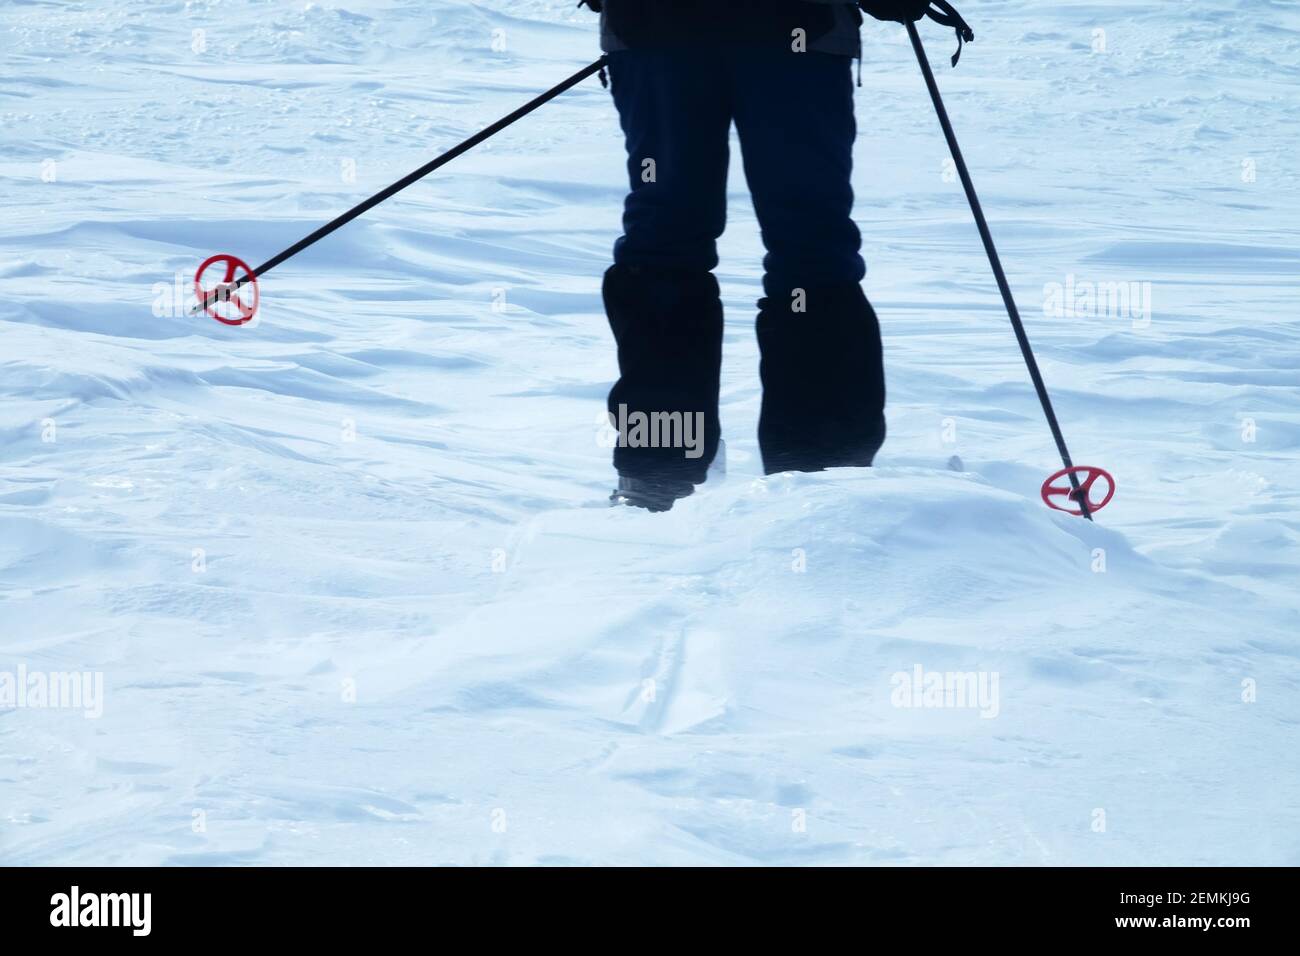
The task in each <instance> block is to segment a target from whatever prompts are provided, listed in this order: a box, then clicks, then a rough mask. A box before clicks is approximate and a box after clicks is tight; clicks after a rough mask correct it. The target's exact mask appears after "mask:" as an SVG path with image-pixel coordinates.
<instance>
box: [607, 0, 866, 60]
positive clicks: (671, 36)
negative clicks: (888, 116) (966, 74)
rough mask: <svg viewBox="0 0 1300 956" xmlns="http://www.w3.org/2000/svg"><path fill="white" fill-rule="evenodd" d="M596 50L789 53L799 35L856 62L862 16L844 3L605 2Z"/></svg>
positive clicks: (811, 44) (742, 0)
mask: <svg viewBox="0 0 1300 956" xmlns="http://www.w3.org/2000/svg"><path fill="white" fill-rule="evenodd" d="M599 5H600V6H602V7H603V9H602V11H601V15H600V46H601V49H602V50H604V51H605V52H606V53H610V52H613V51H615V50H626V49H635V48H643V47H666V46H667V47H680V46H695V45H712V44H718V43H725V44H732V45H737V44H743V45H749V46H759V47H762V46H767V47H771V48H773V49H776V48H780V49H786V50H789V49H790V48H791V44H792V43H793V42H794V37H793V32H794V30H796V29H802V30H803V31H804V32H805V36H806V38H807V48H808V50H810V51H814V52H818V53H835V54H840V55H842V56H858V55H859V54H860V52H861V46H860V43H859V40H858V27H859V26H860V25H861V23H862V15H861V14H860V13H859V12H858V7H857V4H856V3H852V2H848V3H846V2H843V0H603V3H601V4H599Z"/></svg>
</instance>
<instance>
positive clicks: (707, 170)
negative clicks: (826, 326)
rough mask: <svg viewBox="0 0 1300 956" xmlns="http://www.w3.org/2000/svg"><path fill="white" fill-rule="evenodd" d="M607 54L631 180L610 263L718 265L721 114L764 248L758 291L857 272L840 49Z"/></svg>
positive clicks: (847, 95) (847, 94)
mask: <svg viewBox="0 0 1300 956" xmlns="http://www.w3.org/2000/svg"><path fill="white" fill-rule="evenodd" d="M609 59H610V68H609V72H610V79H611V85H612V89H613V94H614V102H615V104H616V105H617V107H618V112H619V118H620V121H621V123H622V126H623V132H624V135H625V137H626V140H627V152H628V160H627V168H628V178H629V181H630V183H631V187H632V188H631V192H630V193H629V195H628V197H627V202H626V204H625V207H624V215H623V230H624V235H623V236H622V238H620V239H619V240H618V242H617V243H616V244H615V247H614V261H615V263H617V264H620V265H637V266H651V267H666V268H672V269H680V270H685V271H692V272H696V271H698V272H707V271H709V270H711V269H713V268H714V267H715V266H716V265H717V264H718V254H717V245H716V240H717V238H718V237H719V236H720V235H722V230H723V227H724V226H725V224H726V198H727V197H726V183H727V164H728V160H729V148H728V137H729V134H730V130H731V124H732V123H733V122H734V123H735V124H736V132H737V134H738V135H739V137H740V146H741V151H742V154H743V159H744V165H745V177H746V179H747V180H748V183H749V190H750V193H751V195H752V196H753V200H754V211H755V213H756V214H757V216H758V222H759V226H760V228H761V229H762V234H763V242H764V245H765V246H766V248H767V256H766V257H765V258H764V260H763V267H764V269H765V271H766V278H765V281H764V289H765V291H766V292H767V294H768V295H772V296H778V295H779V296H783V297H788V296H789V295H790V289H792V288H795V287H809V286H817V285H828V284H831V283H837V282H859V281H861V279H862V277H863V275H864V274H865V271H866V270H865V267H864V266H863V263H862V258H861V256H860V255H859V254H858V249H859V247H860V246H861V237H860V236H859V234H858V229H857V226H855V225H854V223H853V219H852V211H853V190H852V187H851V186H850V185H849V175H850V173H851V171H852V168H853V140H854V137H855V135H856V132H857V127H856V125H855V122H854V118H853V78H852V68H851V63H852V61H851V60H850V59H849V58H848V57H843V56H832V55H829V54H822V53H792V52H782V51H769V50H759V49H748V48H727V47H711V48H684V49H654V50H624V51H620V52H616V53H612V54H610V58H609ZM651 163H653V166H651V165H650V164H651Z"/></svg>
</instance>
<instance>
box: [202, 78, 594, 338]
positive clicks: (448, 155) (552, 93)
mask: <svg viewBox="0 0 1300 956" xmlns="http://www.w3.org/2000/svg"><path fill="white" fill-rule="evenodd" d="M606 62H607V61H606V58H605V57H603V56H602V57H601V58H600V59H599V60H597V61H596V62H594V63H592V64H590V65H589V66H584V67H583V68H582V69H581V70H579V71H578V72H577V73H575V74H573V76H571V77H569V78H568V79H567V80H564V81H563V82H561V83H557V84H556V85H555V86H553V87H551V88H550V89H549V90H547V91H546V92H545V93H542V94H540V95H539V96H536V97H534V98H533V99H531V100H529V101H528V102H527V103H525V104H524V105H523V106H521V107H519V109H517V110H515V111H514V112H513V113H510V114H508V115H506V116H503V117H501V119H499V120H497V121H496V122H495V123H493V124H492V125H491V126H488V127H485V128H484V129H481V130H479V131H478V132H477V133H475V134H474V135H473V136H471V137H470V138H469V139H467V140H465V141H463V142H461V143H457V144H456V145H455V146H453V147H452V148H451V149H449V150H447V151H446V152H445V153H443V154H442V155H440V156H438V157H436V158H434V159H431V160H429V162H427V163H425V164H424V165H423V166H421V167H420V168H419V169H416V170H412V171H411V172H409V173H407V174H406V175H405V176H403V177H402V178H401V179H399V180H397V182H395V183H392V184H391V185H388V186H385V187H384V188H383V189H381V190H380V191H379V192H377V193H375V194H374V195H373V196H371V197H370V198H369V199H365V200H363V201H361V202H359V203H357V204H356V205H355V206H353V207H352V208H351V209H349V210H348V211H347V212H345V213H343V214H342V215H339V216H336V217H335V218H333V219H331V220H330V221H329V222H327V223H325V225H323V226H321V227H320V228H319V229H317V230H316V231H315V232H312V233H310V234H309V235H306V236H303V237H302V238H301V239H299V240H298V241H297V242H295V243H294V244H293V245H291V246H290V247H289V248H287V249H285V250H283V251H281V252H278V253H276V254H275V255H273V256H272V257H271V258H269V259H267V260H266V261H265V262H263V263H262V264H261V265H260V266H258V267H257V268H256V269H254V270H253V271H252V273H251V274H246V275H242V276H240V277H239V278H238V279H236V280H234V281H233V282H231V283H230V284H229V285H227V286H225V287H224V288H222V289H214V290H212V291H211V292H208V293H205V294H204V296H203V301H201V302H200V303H199V304H198V305H196V306H195V307H194V308H193V309H192V310H191V312H190V314H191V315H194V314H195V313H197V312H199V311H201V310H202V309H203V308H204V307H206V306H207V305H208V304H209V302H210V301H211V300H212V299H213V297H216V298H218V299H221V298H222V297H228V296H229V295H230V294H231V293H233V292H235V291H236V290H238V289H239V288H240V287H241V286H242V285H244V283H246V282H249V281H251V280H253V279H255V278H258V277H260V276H263V275H266V273H268V272H270V271H271V270H272V269H274V268H275V267H276V266H278V265H279V264H280V263H282V262H284V261H285V260H286V259H290V258H292V257H293V256H296V255H297V254H298V253H300V252H302V251H303V250H304V249H306V248H307V247H308V246H310V245H313V244H315V243H317V242H319V241H320V240H321V239H324V238H325V237H326V236H328V235H329V234H330V233H331V232H334V230H336V229H341V228H342V227H343V226H346V225H347V224H348V223H350V222H351V221H352V220H353V219H356V218H357V216H360V215H361V214H362V213H364V212H366V210H368V209H373V208H374V207H375V206H378V205H379V204H380V203H381V202H383V201H384V200H385V199H388V198H390V197H392V196H394V195H396V194H397V193H399V192H401V191H402V190H403V189H405V188H406V187H407V186H409V185H411V184H412V183H414V182H416V181H418V180H420V179H423V178H424V177H425V176H427V175H429V173H431V172H433V171H434V170H435V169H437V168H439V167H440V166H445V165H446V164H447V163H449V162H451V161H452V160H453V159H455V158H456V157H457V156H459V155H461V154H462V153H466V152H469V151H470V150H471V149H473V148H474V147H475V146H477V145H478V144H479V143H481V142H483V141H484V140H486V139H490V138H491V137H493V136H495V135H496V134H497V133H499V132H501V131H502V130H503V129H505V128H506V127H507V126H509V125H511V124H512V123H514V122H515V121H516V120H519V119H522V118H523V117H525V116H527V115H528V114H529V113H531V112H532V111H533V110H535V109H537V108H538V107H539V106H542V105H543V104H545V103H549V102H550V101H551V100H553V99H555V98H556V97H557V96H559V95H560V94H561V93H563V92H565V91H566V90H568V89H570V88H572V87H574V86H577V85H578V84H579V83H581V82H582V81H583V80H585V79H586V78H587V77H589V76H591V75H592V74H593V73H599V72H600V71H601V70H602V69H604V68H605V64H606Z"/></svg>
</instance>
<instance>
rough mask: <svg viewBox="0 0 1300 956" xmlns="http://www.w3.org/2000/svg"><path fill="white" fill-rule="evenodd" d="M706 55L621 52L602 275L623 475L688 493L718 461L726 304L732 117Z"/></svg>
mask: <svg viewBox="0 0 1300 956" xmlns="http://www.w3.org/2000/svg"><path fill="white" fill-rule="evenodd" d="M715 64H716V59H715V58H714V57H711V56H710V55H709V54H708V53H707V51H704V50H669V49H662V50H627V51H621V52H617V53H614V54H611V56H610V81H611V86H612V90H613V94H614V102H615V104H616V105H617V107H618V112H619V120H620V122H621V124H622V127H623V131H624V134H625V136H626V140H627V153H628V160H627V168H628V178H629V181H630V185H631V191H630V192H629V194H628V197H627V201H626V203H625V206H624V215H623V229H624V234H623V236H622V237H621V238H620V239H619V240H618V242H617V243H616V244H615V247H614V265H613V267H611V268H610V270H609V271H608V272H607V273H606V275H605V283H604V297H605V309H606V312H607V314H608V316H609V324H610V328H611V329H612V330H613V333H614V338H615V340H616V341H617V343H618V361H619V380H618V382H617V383H615V385H614V387H613V389H612V390H611V391H610V393H609V403H608V407H609V412H610V415H611V416H612V418H613V423H614V426H615V428H616V429H617V430H618V432H619V441H618V444H617V446H616V447H615V449H614V466H615V468H617V470H618V472H619V475H620V477H623V478H631V479H637V480H641V481H653V482H660V483H665V484H666V485H667V486H668V487H669V489H670V490H671V491H673V494H672V495H671V497H682V496H683V495H685V494H689V493H690V491H691V489H692V488H693V485H694V484H696V483H699V482H702V481H703V480H704V478H705V474H706V472H707V470H708V467H709V463H710V462H711V461H712V460H713V457H714V455H715V454H716V452H717V447H718V436H719V425H718V378H719V371H720V367H721V362H722V303H721V301H720V300H719V298H718V284H717V280H716V279H714V277H713V274H712V272H711V271H710V270H712V269H713V267H714V266H715V265H717V261H718V259H717V247H716V241H717V237H718V236H719V235H721V233H722V229H723V226H724V223H725V218H726V180H727V162H728V145H727V137H728V133H729V131H730V123H731V118H730V113H729V107H728V102H727V97H726V91H725V83H724V82H722V79H721V75H720V72H719V68H718V67H717V66H716V65H715Z"/></svg>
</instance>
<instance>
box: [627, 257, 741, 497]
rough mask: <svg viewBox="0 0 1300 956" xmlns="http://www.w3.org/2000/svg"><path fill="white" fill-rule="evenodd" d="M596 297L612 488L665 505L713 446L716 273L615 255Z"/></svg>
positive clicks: (701, 468)
mask: <svg viewBox="0 0 1300 956" xmlns="http://www.w3.org/2000/svg"><path fill="white" fill-rule="evenodd" d="M604 297H605V311H606V314H607V315H608V316H609V326H610V329H611V330H612V331H613V333H614V339H615V341H616V342H617V343H618V366H619V373H620V375H619V379H618V381H617V382H616V383H615V384H614V387H613V388H612V389H610V392H609V401H608V404H607V408H608V410H609V415H610V423H611V425H613V427H614V429H615V431H616V433H617V440H616V443H615V446H614V467H615V469H616V470H617V471H618V475H619V490H618V491H616V492H615V493H614V495H613V496H612V497H613V500H615V501H625V502H626V503H627V504H633V505H638V506H640V507H648V508H649V509H650V510H652V511H666V510H668V508H670V507H672V503H673V502H674V501H676V500H677V499H678V498H684V497H686V496H687V495H689V494H690V493H691V492H692V491H694V490H695V489H694V486H695V485H697V484H700V483H701V482H703V481H704V480H705V478H706V477H707V475H708V470H709V465H710V463H712V461H713V459H714V457H715V456H716V455H717V451H718V440H719V437H720V426H719V422H718V388H719V376H720V373H721V366H722V302H721V300H720V299H719V298H718V283H717V280H716V279H714V277H713V275H712V274H711V273H708V272H703V273H690V272H669V271H659V270H651V269H642V268H638V267H634V266H623V265H615V266H613V267H611V268H610V269H609V271H608V272H606V273H605V284H604Z"/></svg>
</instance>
